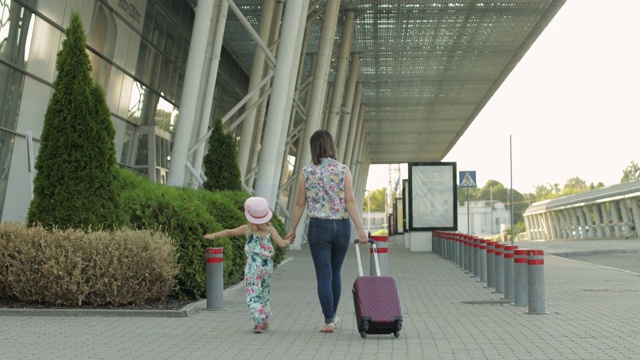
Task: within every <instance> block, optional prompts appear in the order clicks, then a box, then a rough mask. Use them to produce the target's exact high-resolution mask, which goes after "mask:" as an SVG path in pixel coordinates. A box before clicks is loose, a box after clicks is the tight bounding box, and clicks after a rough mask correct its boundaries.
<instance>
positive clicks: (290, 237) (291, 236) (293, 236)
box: [284, 231, 296, 244]
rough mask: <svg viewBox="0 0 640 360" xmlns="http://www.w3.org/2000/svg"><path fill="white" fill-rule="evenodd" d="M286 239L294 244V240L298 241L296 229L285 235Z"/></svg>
mask: <svg viewBox="0 0 640 360" xmlns="http://www.w3.org/2000/svg"><path fill="white" fill-rule="evenodd" d="M284 241H288V242H289V244H293V242H294V241H296V233H295V231H290V232H289V233H288V234H287V236H285V238H284Z"/></svg>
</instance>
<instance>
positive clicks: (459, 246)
mask: <svg viewBox="0 0 640 360" xmlns="http://www.w3.org/2000/svg"><path fill="white" fill-rule="evenodd" d="M452 236H453V241H454V242H455V247H456V249H457V250H456V252H457V254H458V262H457V264H458V267H459V268H464V249H463V248H462V239H460V237H459V236H457V235H452Z"/></svg>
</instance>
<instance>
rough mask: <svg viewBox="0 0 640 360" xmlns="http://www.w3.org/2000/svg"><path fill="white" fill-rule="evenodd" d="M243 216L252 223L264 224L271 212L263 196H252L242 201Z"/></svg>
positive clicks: (269, 218) (269, 217)
mask: <svg viewBox="0 0 640 360" xmlns="http://www.w3.org/2000/svg"><path fill="white" fill-rule="evenodd" d="M244 216H246V218H247V220H248V221H249V222H250V223H252V224H264V223H267V222H269V220H271V217H272V216H273V213H272V212H271V210H269V203H267V200H266V199H265V198H262V197H258V196H254V197H250V198H248V199H247V200H246V201H245V202H244Z"/></svg>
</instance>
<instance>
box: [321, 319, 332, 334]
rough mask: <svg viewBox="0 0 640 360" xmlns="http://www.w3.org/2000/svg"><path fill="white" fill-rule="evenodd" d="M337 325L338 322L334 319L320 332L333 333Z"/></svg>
mask: <svg viewBox="0 0 640 360" xmlns="http://www.w3.org/2000/svg"><path fill="white" fill-rule="evenodd" d="M335 327H336V323H334V322H333V321H332V322H330V323H328V324H325V325H324V327H323V328H321V329H320V332H323V333H327V334H331V333H332V332H333V330H334V329H335Z"/></svg>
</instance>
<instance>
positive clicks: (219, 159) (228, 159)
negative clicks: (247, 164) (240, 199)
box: [203, 118, 242, 191]
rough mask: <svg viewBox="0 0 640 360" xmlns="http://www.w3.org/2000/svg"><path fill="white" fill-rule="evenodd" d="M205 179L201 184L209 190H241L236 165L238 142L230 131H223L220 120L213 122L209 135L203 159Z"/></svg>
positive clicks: (238, 170)
mask: <svg viewBox="0 0 640 360" xmlns="http://www.w3.org/2000/svg"><path fill="white" fill-rule="evenodd" d="M203 167H204V174H205V175H206V176H207V180H206V181H205V182H204V184H203V186H204V188H205V189H207V190H209V191H221V190H232V191H240V190H242V183H241V181H240V167H239V166H238V144H237V143H236V138H235V136H234V135H233V134H232V133H230V132H229V133H225V132H224V129H223V128H222V120H221V119H220V118H217V119H216V120H215V121H214V122H213V131H212V132H211V136H210V137H209V151H208V152H207V155H205V156H204V159H203Z"/></svg>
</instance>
